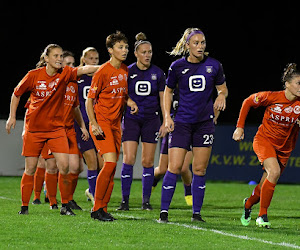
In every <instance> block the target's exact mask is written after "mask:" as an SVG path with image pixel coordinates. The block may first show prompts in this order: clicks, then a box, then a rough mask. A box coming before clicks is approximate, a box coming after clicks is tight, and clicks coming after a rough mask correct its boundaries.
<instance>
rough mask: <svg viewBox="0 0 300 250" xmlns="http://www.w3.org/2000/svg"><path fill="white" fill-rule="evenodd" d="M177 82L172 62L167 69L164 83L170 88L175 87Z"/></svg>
mask: <svg viewBox="0 0 300 250" xmlns="http://www.w3.org/2000/svg"><path fill="white" fill-rule="evenodd" d="M177 82H178V80H177V76H176V70H175V68H174V64H172V65H171V66H170V68H169V71H168V78H167V82H166V85H167V86H168V87H169V88H170V89H175V88H176V84H177Z"/></svg>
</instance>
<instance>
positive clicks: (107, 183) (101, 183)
mask: <svg viewBox="0 0 300 250" xmlns="http://www.w3.org/2000/svg"><path fill="white" fill-rule="evenodd" d="M116 166H117V163H116V162H105V163H104V166H103V168H102V169H101V171H100V173H99V175H98V178H97V182H96V189H95V205H94V207H93V211H97V210H98V209H99V208H104V207H105V209H106V207H107V203H108V201H109V200H110V196H111V192H112V190H113V185H114V182H113V178H114V175H115V171H116Z"/></svg>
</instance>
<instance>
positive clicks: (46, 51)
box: [36, 43, 62, 68]
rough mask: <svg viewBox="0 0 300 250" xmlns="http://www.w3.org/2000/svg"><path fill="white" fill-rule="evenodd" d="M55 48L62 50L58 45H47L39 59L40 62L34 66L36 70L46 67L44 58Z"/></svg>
mask: <svg viewBox="0 0 300 250" xmlns="http://www.w3.org/2000/svg"><path fill="white" fill-rule="evenodd" d="M55 48H60V49H62V48H61V47H60V46H59V45H57V44H53V43H52V44H49V45H48V46H47V47H46V48H45V49H44V51H43V53H42V54H41V57H40V61H39V62H38V63H37V64H36V68H41V67H44V66H46V65H47V62H46V61H45V56H49V54H50V52H51V50H52V49H55Z"/></svg>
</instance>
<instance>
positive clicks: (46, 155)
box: [41, 144, 54, 160]
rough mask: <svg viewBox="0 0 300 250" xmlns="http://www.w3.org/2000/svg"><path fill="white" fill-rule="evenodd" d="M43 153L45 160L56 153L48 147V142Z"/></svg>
mask: <svg viewBox="0 0 300 250" xmlns="http://www.w3.org/2000/svg"><path fill="white" fill-rule="evenodd" d="M41 155H42V158H43V159H44V160H48V159H52V158H54V155H53V154H52V152H51V150H50V149H49V148H48V145H47V144H45V145H44V147H43V149H42V153H41Z"/></svg>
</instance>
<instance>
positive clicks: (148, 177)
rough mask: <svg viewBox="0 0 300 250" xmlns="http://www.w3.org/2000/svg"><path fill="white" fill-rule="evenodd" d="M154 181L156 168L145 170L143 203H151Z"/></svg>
mask: <svg viewBox="0 0 300 250" xmlns="http://www.w3.org/2000/svg"><path fill="white" fill-rule="evenodd" d="M153 181H154V167H153V166H152V167H151V168H145V167H144V168H143V178H142V184H143V203H147V202H149V201H150V196H151V191H152V184H153Z"/></svg>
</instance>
